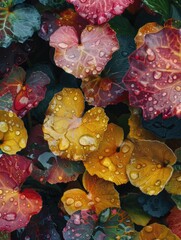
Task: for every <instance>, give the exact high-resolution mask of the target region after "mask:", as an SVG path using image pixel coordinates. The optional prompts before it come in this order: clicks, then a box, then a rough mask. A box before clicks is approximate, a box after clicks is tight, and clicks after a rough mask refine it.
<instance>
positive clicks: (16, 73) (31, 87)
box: [0, 66, 50, 117]
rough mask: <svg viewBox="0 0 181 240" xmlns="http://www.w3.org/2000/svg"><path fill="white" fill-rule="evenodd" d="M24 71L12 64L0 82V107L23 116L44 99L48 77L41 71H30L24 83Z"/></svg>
mask: <svg viewBox="0 0 181 240" xmlns="http://www.w3.org/2000/svg"><path fill="white" fill-rule="evenodd" d="M25 78H26V73H25V71H24V70H23V68H21V67H17V66H14V67H13V68H12V70H11V72H10V73H9V74H8V75H7V76H6V77H5V78H4V79H3V80H2V81H1V83H0V107H1V109H5V110H7V109H8V110H12V111H13V112H15V113H16V114H17V115H18V116H19V117H23V116H24V115H25V114H26V113H27V112H28V111H29V110H30V109H32V108H33V107H36V106H37V105H38V103H39V102H40V101H41V100H43V99H44V97H45V92H46V85H47V84H48V83H49V82H50V79H49V77H48V76H47V75H46V74H44V73H43V72H41V71H36V72H32V73H31V75H30V76H29V77H28V79H27V80H26V83H25Z"/></svg>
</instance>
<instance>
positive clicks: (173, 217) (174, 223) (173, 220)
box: [166, 207, 181, 238]
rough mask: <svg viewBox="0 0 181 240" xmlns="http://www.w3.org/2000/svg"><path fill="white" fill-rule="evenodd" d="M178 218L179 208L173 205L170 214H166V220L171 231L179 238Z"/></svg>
mask: <svg viewBox="0 0 181 240" xmlns="http://www.w3.org/2000/svg"><path fill="white" fill-rule="evenodd" d="M180 218H181V210H179V209H177V208H176V207H174V208H173V209H172V210H171V212H170V214H169V215H168V216H167V218H166V221H167V224H168V226H169V228H170V229H171V230H172V232H173V233H175V234H176V235H177V236H178V237H180V238H181V225H180Z"/></svg>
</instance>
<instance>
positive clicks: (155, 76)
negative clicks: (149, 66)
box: [153, 71, 162, 80]
mask: <svg viewBox="0 0 181 240" xmlns="http://www.w3.org/2000/svg"><path fill="white" fill-rule="evenodd" d="M161 76H162V73H161V72H159V71H156V72H154V74H153V77H154V78H155V79H156V80H158V79H160V78H161Z"/></svg>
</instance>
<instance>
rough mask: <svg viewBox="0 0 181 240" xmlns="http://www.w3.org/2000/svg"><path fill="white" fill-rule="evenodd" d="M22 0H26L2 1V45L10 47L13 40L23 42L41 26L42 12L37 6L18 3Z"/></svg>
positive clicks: (0, 24) (0, 23) (0, 17)
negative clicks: (40, 12)
mask: <svg viewBox="0 0 181 240" xmlns="http://www.w3.org/2000/svg"><path fill="white" fill-rule="evenodd" d="M22 2H24V0H19V1H16V0H10V1H5V0H2V1H1V3H0V46H1V47H5V48H6V47H8V46H9V45H10V44H11V42H12V41H15V42H17V41H18V42H21V43H23V42H24V41H26V40H27V39H28V38H29V37H31V36H32V35H33V33H34V32H35V31H37V30H38V29H39V27H40V14H39V13H38V11H37V10H36V8H35V7H34V6H32V5H28V4H18V3H22ZM16 4H18V5H16Z"/></svg>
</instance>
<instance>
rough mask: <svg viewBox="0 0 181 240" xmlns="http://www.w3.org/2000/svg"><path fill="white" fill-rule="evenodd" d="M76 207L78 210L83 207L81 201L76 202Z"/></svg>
mask: <svg viewBox="0 0 181 240" xmlns="http://www.w3.org/2000/svg"><path fill="white" fill-rule="evenodd" d="M74 206H75V207H76V208H79V207H81V206H82V203H81V201H76V202H75V203H74Z"/></svg>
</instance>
